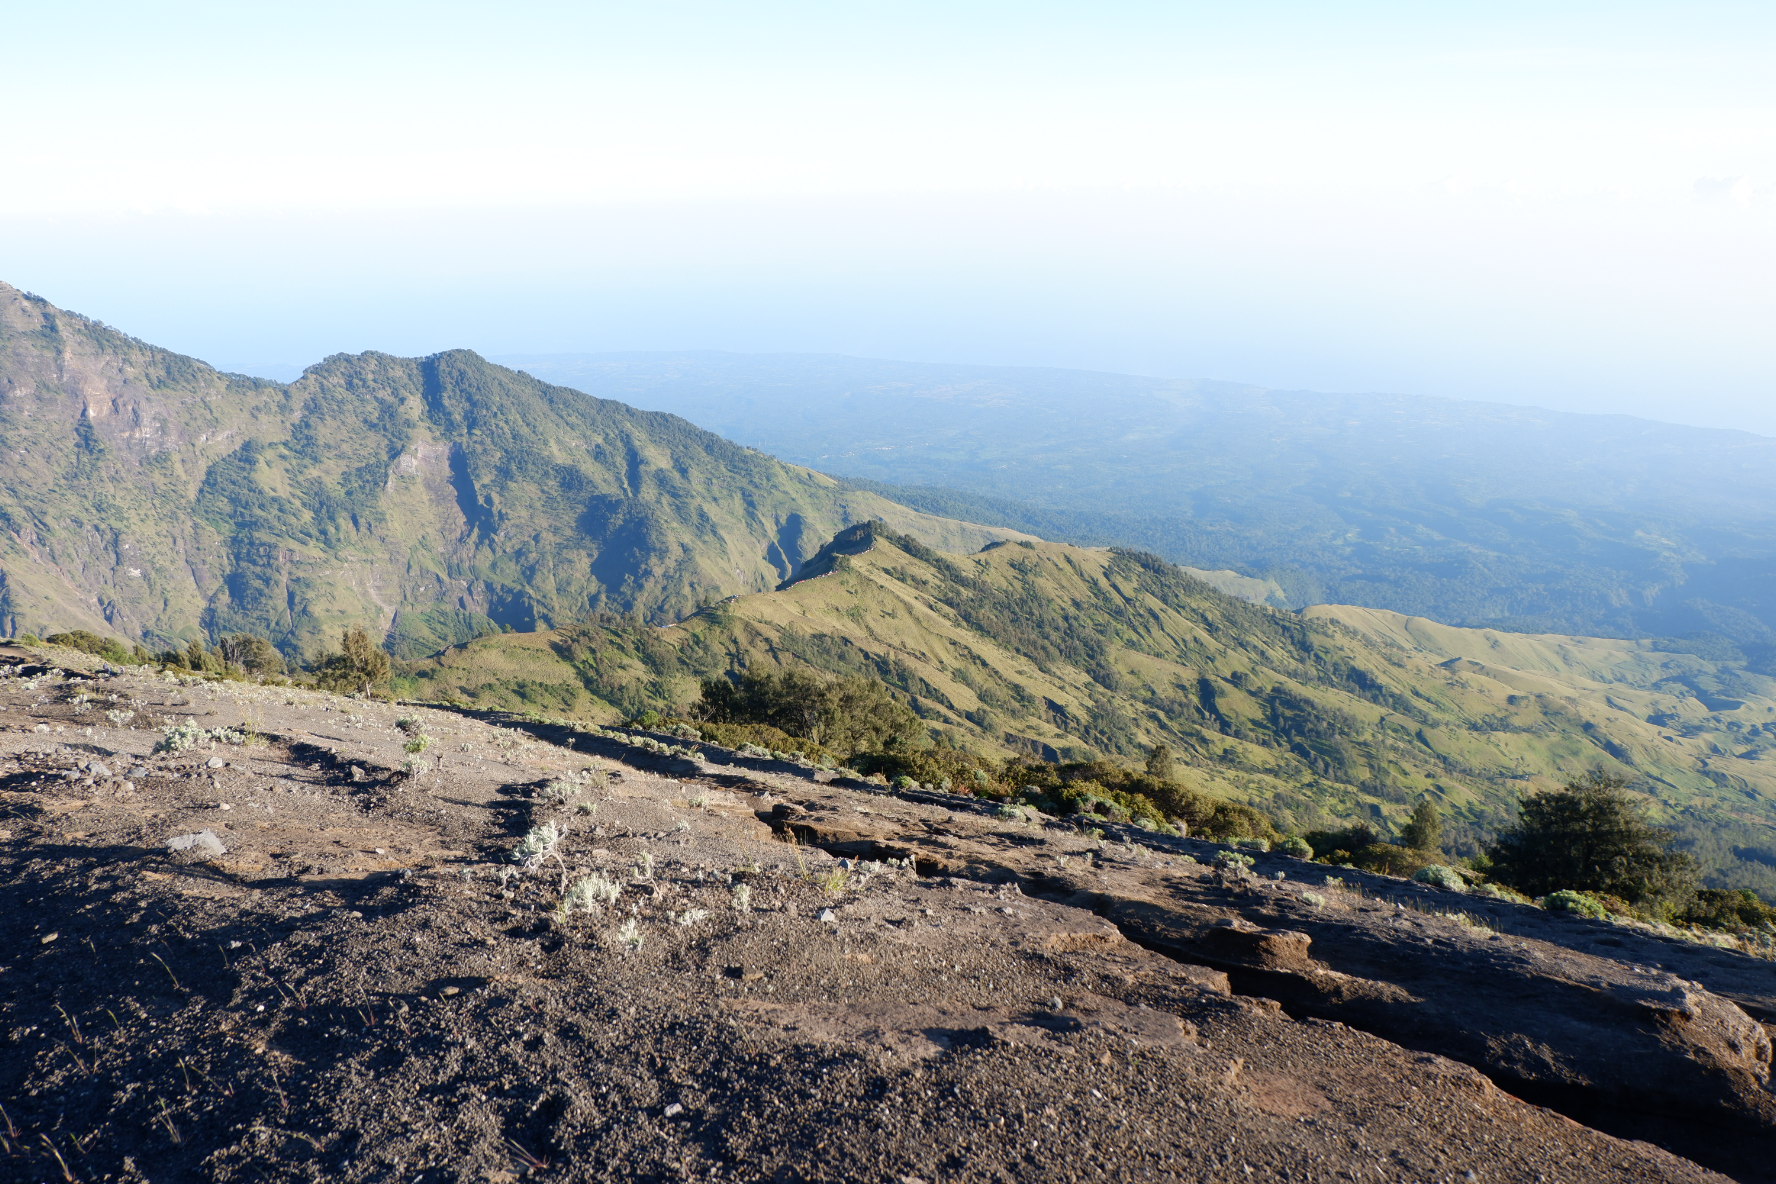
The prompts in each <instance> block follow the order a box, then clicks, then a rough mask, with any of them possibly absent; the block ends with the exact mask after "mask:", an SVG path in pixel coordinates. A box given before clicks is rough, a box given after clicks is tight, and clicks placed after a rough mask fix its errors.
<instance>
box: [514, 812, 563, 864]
mask: <svg viewBox="0 0 1776 1184" xmlns="http://www.w3.org/2000/svg"><path fill="white" fill-rule="evenodd" d="M566 836H567V831H565V830H563V829H562V828H561V827H559V826H556V825H555V824H554V823H553V822H545V823H543V824H542V825H540V826H533V827H531V828H530V831H529V833H527V834H526V835H525V836H524V837H523V838H522V839H520V840H518V846H517V847H515V848H513V850H512V860H513V862H515V863H519V864H522V865H523V866H524V867H526V868H534V867H539V866H541V865H542V863H543V861H544V860H546V859H549V858H550V857H552V856H554V855H555V848H557V847H559V846H560V845H561V840H562V839H563V838H565V837H566Z"/></svg>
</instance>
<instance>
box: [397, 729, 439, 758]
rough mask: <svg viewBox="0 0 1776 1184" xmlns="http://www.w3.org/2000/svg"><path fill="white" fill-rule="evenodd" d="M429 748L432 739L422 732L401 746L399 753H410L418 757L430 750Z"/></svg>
mask: <svg viewBox="0 0 1776 1184" xmlns="http://www.w3.org/2000/svg"><path fill="white" fill-rule="evenodd" d="M431 746H432V738H431V737H430V736H428V735H426V734H425V733H424V732H421V733H420V734H419V735H417V736H415V737H414V738H413V739H411V740H409V741H407V743H405V744H403V745H401V751H402V752H407V753H412V754H413V755H414V756H418V755H419V754H420V753H422V752H424V751H425V750H426V749H428V748H430V747H431Z"/></svg>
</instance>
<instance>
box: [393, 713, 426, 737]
mask: <svg viewBox="0 0 1776 1184" xmlns="http://www.w3.org/2000/svg"><path fill="white" fill-rule="evenodd" d="M395 728H396V730H397V731H401V732H405V733H406V734H407V735H409V736H417V735H419V733H420V723H419V720H417V719H415V718H414V717H413V716H411V715H403V716H402V717H401V718H400V719H398V720H396V721H395Z"/></svg>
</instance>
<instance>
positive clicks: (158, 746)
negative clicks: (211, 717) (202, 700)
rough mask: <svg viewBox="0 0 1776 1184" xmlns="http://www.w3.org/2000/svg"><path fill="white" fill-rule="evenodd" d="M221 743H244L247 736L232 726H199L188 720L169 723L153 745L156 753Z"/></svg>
mask: <svg viewBox="0 0 1776 1184" xmlns="http://www.w3.org/2000/svg"><path fill="white" fill-rule="evenodd" d="M218 741H219V742H221V743H223V744H245V743H246V742H247V737H246V735H245V734H244V733H242V732H237V731H235V730H234V729H233V728H200V727H198V726H197V725H196V724H195V723H193V722H191V721H190V720H186V721H185V722H184V723H182V724H170V725H168V727H167V729H166V734H165V735H164V736H162V737H161V738H160V739H159V740H158V741H157V742H156V743H155V745H154V751H155V752H156V753H173V754H177V753H181V752H189V751H190V750H191V749H193V748H196V747H197V746H198V745H200V744H210V743H214V742H218Z"/></svg>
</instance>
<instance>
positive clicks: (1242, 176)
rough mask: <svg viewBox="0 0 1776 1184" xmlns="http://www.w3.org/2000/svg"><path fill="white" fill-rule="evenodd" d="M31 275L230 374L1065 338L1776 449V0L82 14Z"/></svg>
mask: <svg viewBox="0 0 1776 1184" xmlns="http://www.w3.org/2000/svg"><path fill="white" fill-rule="evenodd" d="M3 45H4V49H5V61H6V71H7V78H8V83H9V85H8V93H9V95H10V96H11V98H12V103H11V105H10V106H11V110H10V112H9V116H8V118H7V119H6V120H4V121H0V161H4V162H5V173H6V183H5V184H3V185H0V280H5V281H6V282H9V283H12V284H14V285H16V286H18V287H21V288H25V289H27V290H30V291H34V292H37V293H39V294H41V295H43V296H45V297H47V298H49V299H50V300H51V301H53V302H54V303H56V304H59V305H61V306H63V307H65V308H71V309H74V310H76V311H79V312H83V313H86V314H88V315H91V316H95V317H98V318H99V319H101V320H104V321H106V322H108V323H110V324H112V325H115V326H117V327H119V328H122V329H124V330H126V331H127V332H130V333H132V334H134V335H135V336H137V337H141V338H144V339H146V340H150V341H153V342H155V343H157V344H161V345H165V346H168V347H170V348H173V349H177V350H180V351H182V352H186V353H191V354H195V355H197V356H199V357H202V358H205V359H206V360H209V361H212V362H215V363H217V364H220V365H224V366H227V367H230V368H264V367H275V366H277V365H280V364H281V365H296V366H300V365H304V364H307V363H309V362H313V361H316V360H318V359H320V358H321V357H324V356H326V355H328V354H332V353H338V352H353V351H358V350H364V349H380V350H385V351H388V352H392V353H401V354H423V353H430V352H433V351H436V350H440V349H446V348H455V347H467V348H471V349H475V350H478V351H479V352H481V353H483V354H487V355H490V356H498V355H502V354H537V353H573V352H598V351H607V350H679V349H725V350H738V351H745V352H783V351H790V352H835V353H847V354H855V355H862V356H870V357H888V358H897V359H908V360H916V361H940V362H943V361H951V362H970V363H1002V364H1013V365H1043V366H1051V365H1052V366H1067V367H1074V368H1083V369H1098V370H1113V371H1124V372H1132V373H1141V374H1153V375H1162V376H1167V377H1177V378H1214V379H1224V380H1232V381H1239V382H1249V383H1257V384H1261V385H1266V386H1273V387H1286V388H1296V389H1314V390H1332V391H1387V392H1403V393H1412V394H1426V395H1441V396H1453V397H1458V398H1475V399H1488V400H1495V401H1504V402H1517V403H1527V404H1532V405H1539V406H1546V407H1555V408H1561V409H1568V410H1580V411H1607V412H1624V413H1630V414H1637V415H1644V416H1650V417H1653V418H1659V419H1668V420H1673V421H1677V422H1685V423H1697V424H1704V425H1710V426H1727V427H1740V428H1745V429H1748V430H1753V431H1760V432H1764V433H1766V434H1772V435H1776V349H1772V348H1771V347H1770V344H1769V342H1770V339H1771V337H1772V334H1771V329H1770V327H1771V326H1772V325H1776V278H1773V275H1772V273H1773V266H1776V71H1773V70H1771V69H1770V68H1769V63H1770V62H1771V61H1773V60H1776V5H1770V4H1768V3H1767V2H1765V3H1737V2H1733V3H1728V2H1714V0H1690V2H1686V3H1681V4H1680V3H1635V2H1633V0H1616V2H1613V3H1562V2H1560V0H1540V2H1537V3H1514V2H1512V0H1496V2H1491V3H1460V2H1452V3H1445V4H1424V3H1363V2H1360V0H1350V2H1340V3H1338V4H1327V3H1324V2H1323V0H1321V2H1317V3H1293V2H1280V0H1275V2H1273V0H1251V2H1248V3H1244V4H1228V3H1225V0H1219V2H1216V3H1195V2H1193V0H1167V2H1151V3H1149V2H1121V3H1119V2H1117V0H1097V2H1094V3H1046V2H1043V0H1019V2H1016V3H1000V2H998V0H947V2H944V3H924V2H890V0H879V2H878V0H822V2H819V3H789V2H783V0H749V2H746V3H740V2H738V0H731V2H719V3H718V2H713V0H649V3H646V4H637V3H633V2H632V0H625V2H623V3H609V2H603V0H580V2H577V3H544V2H537V0H508V2H507V3H504V4H501V5H498V6H495V5H489V4H486V3H485V2H484V0H481V2H477V3H473V4H469V3H458V2H455V0H428V2H426V3H393V2H389V0H356V2H353V3H335V2H333V0H311V2H308V3H304V4H302V5H295V4H280V5H242V4H239V3H226V4H222V3H214V4H212V3H191V2H182V0H168V2H164V3H159V4H155V5H143V4H140V3H139V2H136V3H127V4H126V3H116V2H113V0H75V2H70V3H66V4H60V5H49V4H39V5H33V6H31V7H30V8H29V9H25V10H22V11H9V12H8V15H7V18H6V22H5V32H4V35H3Z"/></svg>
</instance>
